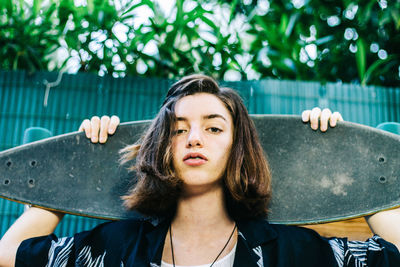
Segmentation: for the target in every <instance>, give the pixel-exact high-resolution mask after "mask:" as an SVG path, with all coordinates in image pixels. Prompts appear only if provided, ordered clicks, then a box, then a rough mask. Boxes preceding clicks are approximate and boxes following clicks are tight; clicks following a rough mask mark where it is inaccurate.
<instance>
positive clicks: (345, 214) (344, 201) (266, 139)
mask: <svg viewBox="0 0 400 267" xmlns="http://www.w3.org/2000/svg"><path fill="white" fill-rule="evenodd" d="M252 119H253V121H254V122H255V125H256V128H257V130H258V134H259V137H260V139H261V143H262V145H263V148H264V151H265V153H266V155H267V158H268V161H269V163H270V167H271V172H272V200H271V202H270V206H269V209H270V213H269V215H268V220H269V221H270V222H272V223H282V224H309V223H323V222H330V221H337V220H343V219H349V218H354V217H359V216H363V215H367V214H371V213H374V212H376V211H380V210H385V209H390V208H394V207H398V206H400V164H399V163H400V153H399V152H400V136H399V135H395V134H391V133H389V132H384V131H381V130H377V129H375V128H371V127H368V126H363V125H360V124H355V123H350V122H340V123H339V124H338V125H337V126H336V127H335V128H334V129H329V130H328V131H327V132H326V133H321V132H320V131H313V130H312V129H311V128H310V126H309V124H305V123H303V122H301V118H300V116H294V115H253V116H252ZM148 125H149V121H137V122H131V123H123V124H121V125H120V126H119V128H118V130H117V132H116V133H115V135H114V136H112V137H110V138H109V139H108V141H107V143H106V144H92V143H91V142H90V140H89V139H87V138H86V137H85V134H84V133H80V132H74V133H69V134H64V135H60V136H55V137H51V138H47V139H44V140H40V141H37V142H33V143H30V144H26V145H22V146H19V147H15V148H12V149H9V150H6V151H3V152H0V196H1V197H3V198H6V199H10V200H13V201H17V202H21V203H29V204H33V205H36V206H40V207H44V208H48V209H52V210H59V211H63V212H66V213H71V214H77V215H83V216H88V217H95V218H103V219H122V218H127V217H135V216H141V215H140V214H138V213H135V212H127V211H126V210H125V209H124V208H123V206H122V200H121V198H120V196H122V195H125V194H126V192H127V191H128V189H129V188H130V187H131V186H132V184H134V182H135V178H134V173H129V172H128V171H127V166H121V165H120V164H119V162H118V160H119V153H118V151H119V150H120V149H121V148H123V147H125V146H126V145H129V144H132V143H134V142H136V141H137V140H138V139H139V137H140V136H141V135H142V133H143V132H144V131H145V129H146V128H147V127H148Z"/></svg>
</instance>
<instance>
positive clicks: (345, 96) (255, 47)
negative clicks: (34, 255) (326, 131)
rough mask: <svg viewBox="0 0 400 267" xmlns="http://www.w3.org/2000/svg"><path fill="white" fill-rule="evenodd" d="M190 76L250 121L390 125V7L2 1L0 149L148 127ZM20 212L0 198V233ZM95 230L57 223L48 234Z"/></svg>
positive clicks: (397, 40) (395, 25)
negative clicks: (324, 114)
mask: <svg viewBox="0 0 400 267" xmlns="http://www.w3.org/2000/svg"><path fill="white" fill-rule="evenodd" d="M192 73H204V74H207V75H211V76H212V77H214V78H215V79H218V80H219V81H221V83H222V84H223V85H226V86H230V87H233V88H234V89H236V90H238V91H239V93H240V94H241V95H242V97H243V98H244V99H245V102H246V105H247V107H248V109H249V111H250V113H254V114H257V113H258V114H262V113H273V114H300V112H301V111H302V110H304V109H309V108H312V107H315V106H319V107H321V108H324V107H330V108H331V109H333V110H338V111H340V112H341V113H342V114H343V117H344V118H345V119H346V120H349V121H353V122H358V123H362V124H365V125H369V126H373V127H375V126H377V125H378V124H379V123H382V122H387V121H393V122H400V1H399V0H394V1H386V0H382V1H380V0H366V1H351V0H335V1H334V0H324V1H322V0H309V1H307V0H280V1H279V0H270V1H268V0H241V1H239V0H231V1H229V0H226V1H222V0H207V1H205V0H204V1H202V0H198V1H193V0H176V1H175V0H171V1H167V0H142V1H125V0H115V1H112V0H63V1H54V0H26V1H25V0H0V129H1V130H0V131H1V135H0V150H4V149H7V148H10V147H14V146H17V145H20V144H21V143H22V140H23V132H24V130H25V129H26V128H28V127H32V126H40V127H45V128H47V129H49V130H50V131H51V132H52V133H53V134H54V135H57V134H62V133H66V132H70V131H74V130H77V129H78V126H79V124H80V122H81V121H82V120H83V119H84V118H88V117H91V116H93V115H99V116H101V115H103V114H109V115H113V114H116V115H118V116H120V117H121V119H122V121H130V120H140V119H151V118H152V117H153V116H154V115H155V114H156V113H157V111H158V108H159V106H160V104H161V101H162V98H163V96H164V95H165V92H166V90H167V89H168V87H169V85H171V83H172V82H174V81H175V80H176V79H179V78H180V77H182V76H184V75H187V74H192ZM0 182H1V181H0ZM21 212H22V205H19V204H15V203H11V202H10V201H6V200H3V199H0V236H1V235H2V234H3V233H4V231H5V230H6V229H7V228H8V226H9V225H10V224H11V223H12V222H13V221H14V220H15V218H17V216H18V215H19V214H20V213H21ZM98 222H99V221H97V220H91V219H82V218H79V217H75V216H67V217H66V218H65V220H64V221H63V223H62V224H61V225H60V227H59V228H58V229H57V231H58V232H57V233H58V234H60V235H65V234H69V235H70V234H71V233H73V232H75V231H79V230H82V229H88V228H91V227H92V226H93V225H95V224H97V223H98Z"/></svg>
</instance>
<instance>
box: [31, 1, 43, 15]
mask: <svg viewBox="0 0 400 267" xmlns="http://www.w3.org/2000/svg"><path fill="white" fill-rule="evenodd" d="M41 4H42V0H33V7H32V15H33V16H34V17H36V16H37V15H39V11H40V6H41Z"/></svg>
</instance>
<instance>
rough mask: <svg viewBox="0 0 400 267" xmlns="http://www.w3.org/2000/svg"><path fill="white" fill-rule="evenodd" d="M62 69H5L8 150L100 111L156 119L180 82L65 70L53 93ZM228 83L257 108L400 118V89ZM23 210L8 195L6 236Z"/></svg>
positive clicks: (1, 109) (361, 119) (3, 141)
mask: <svg viewBox="0 0 400 267" xmlns="http://www.w3.org/2000/svg"><path fill="white" fill-rule="evenodd" d="M58 75H59V74H58V73H48V72H38V73H34V74H28V73H26V72H24V71H16V72H7V71H0V129H2V134H1V136H0V150H4V149H7V148H10V147H14V146H17V145H19V144H21V143H22V137H23V132H24V130H25V129H26V128H28V127H32V126H39V127H44V128H47V129H49V130H50V131H52V132H53V134H55V135H58V134H63V133H66V132H71V131H75V130H77V129H78V127H79V124H80V122H81V121H82V119H84V118H90V117H91V116H94V115H98V116H101V115H103V114H108V115H113V114H115V115H118V116H119V117H120V118H121V120H122V121H130V120H142V119H151V118H153V117H154V116H155V115H156V113H157V111H158V109H159V107H160V105H161V103H162V100H163V97H164V96H165V94H166V91H167V89H168V87H169V86H170V85H171V84H172V83H173V81H171V80H165V79H158V78H138V77H125V78H123V79H114V78H112V77H98V76H96V75H92V74H85V73H80V74H77V75H68V74H64V75H63V76H62V79H61V82H60V83H59V84H58V85H57V86H54V87H52V88H50V90H49V91H48V97H47V98H46V82H45V81H47V82H54V81H56V80H57V78H58ZM222 85H224V86H229V87H232V88H234V89H236V90H237V91H238V92H239V94H240V95H241V96H242V97H243V98H244V101H245V104H246V106H247V107H248V109H249V112H250V113H253V114H263V113H266V114H300V112H301V111H302V110H304V109H310V108H312V107H315V106H320V107H322V108H324V107H330V108H331V109H332V110H338V111H340V112H341V113H342V114H343V117H344V118H345V119H346V120H349V121H353V122H358V123H362V124H366V125H370V126H376V125H377V124H379V123H381V122H385V121H397V122H399V120H400V88H382V87H374V86H369V87H362V86H359V85H352V84H340V83H328V84H325V85H322V84H320V83H318V82H298V81H278V80H262V81H245V82H222ZM45 102H47V105H45ZM22 211H23V206H22V205H21V204H17V203H12V202H10V201H7V200H4V199H0V236H1V235H3V234H4V232H5V230H6V229H7V228H8V227H9V226H10V224H11V223H12V222H13V221H14V220H15V219H16V218H17V217H18V216H19V214H21V212H22ZM100 222H103V221H102V220H95V219H88V218H82V217H77V216H72V215H67V216H66V217H65V218H64V220H63V222H62V223H61V224H60V225H59V226H58V228H57V230H56V234H58V235H71V234H73V233H75V232H77V231H82V230H85V229H90V228H92V227H93V226H94V225H96V224H98V223H100Z"/></svg>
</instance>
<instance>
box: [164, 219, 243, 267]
mask: <svg viewBox="0 0 400 267" xmlns="http://www.w3.org/2000/svg"><path fill="white" fill-rule="evenodd" d="M235 230H236V223H235V226H234V227H233V231H232V233H231V235H230V236H229V238H228V241H226V243H225V245H224V247H223V248H222V249H221V251H220V252H219V253H218V255H217V257H216V258H215V260H214V261H213V262H212V263H211V265H210V267H211V266H213V265H214V263H215V262H216V261H217V259H218V258H219V256H221V254H222V252H223V251H224V250H225V248H226V247H227V246H228V244H229V241H231V239H232V236H233V233H234V232H235ZM169 241H170V242H171V254H172V265H173V266H174V267H175V257H174V246H173V245H172V226H171V224H170V225H169Z"/></svg>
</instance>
